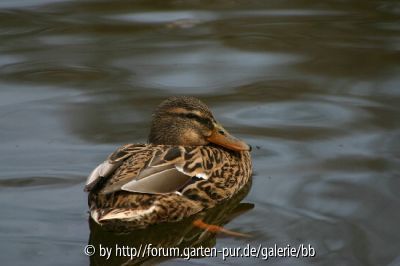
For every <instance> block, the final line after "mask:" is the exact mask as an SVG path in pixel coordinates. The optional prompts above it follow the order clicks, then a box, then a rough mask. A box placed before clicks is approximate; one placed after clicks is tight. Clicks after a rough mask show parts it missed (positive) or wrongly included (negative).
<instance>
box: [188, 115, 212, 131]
mask: <svg viewBox="0 0 400 266" xmlns="http://www.w3.org/2000/svg"><path fill="white" fill-rule="evenodd" d="M185 116H186V117H187V118H189V119H194V120H196V121H197V122H199V123H200V124H202V125H205V126H206V127H208V128H212V122H211V120H210V119H208V118H204V117H201V116H198V115H196V114H193V113H188V114H185Z"/></svg>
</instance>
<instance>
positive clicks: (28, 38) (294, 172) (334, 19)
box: [0, 0, 400, 266]
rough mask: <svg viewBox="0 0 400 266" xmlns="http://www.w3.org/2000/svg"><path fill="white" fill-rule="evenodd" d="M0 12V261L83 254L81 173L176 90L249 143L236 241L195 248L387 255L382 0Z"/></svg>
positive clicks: (47, 4) (337, 256)
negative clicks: (250, 169) (301, 248)
mask: <svg viewBox="0 0 400 266" xmlns="http://www.w3.org/2000/svg"><path fill="white" fill-rule="evenodd" d="M0 21H1V22H0V169H1V172H0V201H1V203H2V204H1V208H0V212H1V215H0V217H1V219H0V261H1V264H2V265H88V264H89V263H90V260H89V258H88V257H86V256H85V255H84V253H83V248H84V247H85V245H86V244H87V243H88V239H89V235H90V230H89V225H88V221H87V218H88V215H87V204H86V194H85V193H84V192H83V185H84V182H85V179H86V176H87V175H88V173H89V172H90V171H91V170H92V169H93V168H94V167H95V166H96V165H97V164H98V163H99V162H101V161H102V160H104V159H105V157H106V156H107V155H108V154H109V153H110V152H112V151H113V150H114V149H115V148H116V147H117V146H119V145H121V144H123V143H130V142H144V141H145V140H146V138H147V132H148V128H149V122H150V116H151V112H152V110H153V109H154V107H155V106H156V105H157V104H158V103H159V102H160V101H162V100H163V99H165V98H166V97H168V96H171V95H183V94H184V95H195V96H197V97H199V98H201V99H202V100H204V101H205V102H206V103H207V104H208V105H209V106H210V107H211V109H212V110H213V112H214V114H215V116H216V117H217V118H218V119H219V120H220V121H221V122H222V124H223V125H224V126H225V127H226V128H227V129H229V130H230V131H231V132H232V133H234V134H235V135H237V136H239V137H241V138H243V139H245V140H246V141H247V142H248V143H250V144H251V145H253V147H255V146H258V147H259V148H258V149H254V151H253V153H252V154H253V159H254V171H255V175H254V178H253V185H252V187H251V190H250V192H249V194H248V195H247V197H246V198H245V199H244V202H246V203H252V204H254V208H253V209H251V210H249V211H248V212H246V213H244V214H242V215H241V216H238V217H236V218H235V219H233V220H231V221H230V222H229V223H228V224H227V225H226V227H227V228H229V229H234V230H236V231H240V232H247V233H250V234H252V235H253V237H252V238H250V239H242V238H231V237H225V236H218V237H217V238H216V239H214V240H213V241H214V242H213V244H212V245H214V244H215V247H217V248H222V247H244V246H245V245H247V244H250V245H252V246H256V247H257V246H258V245H260V244H261V245H263V246H265V247H267V246H272V245H274V244H278V245H281V246H286V245H287V244H290V245H298V244H300V243H304V244H311V245H312V246H313V247H314V248H315V249H316V253H317V255H316V256H315V257H314V258H303V259H296V258H277V259H269V260H268V261H267V262H268V263H269V264H270V265H308V264H313V265H390V266H393V265H399V264H400V229H399V224H400V212H399V209H400V196H399V187H400V175H399V173H400V164H399V161H400V142H399V138H400V115H399V110H400V4H399V3H397V2H396V1H261V0H259V1H229V0H225V1H166V0H165V1H39V0H26V1H22V0H19V1H11V0H9V1H2V2H0ZM212 245H211V246H212ZM187 263H188V262H187V261H186V260H182V259H173V260H166V261H164V262H162V264H164V265H177V264H178V265H179V264H181V265H184V264H187ZM189 263H192V264H195V265H203V264H212V265H222V264H243V263H247V264H263V263H265V261H262V260H261V259H254V258H253V259H249V258H237V259H228V260H227V261H223V260H222V259H221V258H203V259H194V260H190V261H189Z"/></svg>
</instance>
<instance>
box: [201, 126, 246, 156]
mask: <svg viewBox="0 0 400 266" xmlns="http://www.w3.org/2000/svg"><path fill="white" fill-rule="evenodd" d="M208 141H209V142H212V143H214V144H217V145H220V146H222V147H225V148H227V149H230V150H234V151H249V150H250V146H249V145H247V144H246V143H245V142H244V141H242V140H240V139H237V138H235V137H234V136H232V135H231V134H229V133H228V131H226V130H225V129H223V128H222V127H221V128H216V129H215V130H214V131H213V133H212V134H211V136H210V137H208Z"/></svg>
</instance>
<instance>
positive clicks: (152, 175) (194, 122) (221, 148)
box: [85, 97, 252, 227]
mask: <svg viewBox="0 0 400 266" xmlns="http://www.w3.org/2000/svg"><path fill="white" fill-rule="evenodd" d="M249 149H250V148H249V146H248V145H246V144H245V143H244V142H242V141H240V140H238V139H236V138H234V137H233V136H231V135H230V134H229V133H228V132H227V131H226V130H225V129H224V128H223V127H222V126H221V125H219V124H218V123H217V122H216V120H215V119H214V117H213V115H212V113H211V112H210V111H209V109H208V107H207V106H206V105H205V104H204V103H202V102H201V101H199V100H198V99H196V98H192V97H172V98H169V99H167V100H166V101H164V102H163V103H161V104H160V106H159V107H158V108H157V110H156V112H155V114H154V115H153V122H152V126H151V131H150V134H149V144H127V145H124V146H122V147H120V148H119V149H117V150H116V151H115V152H114V153H112V154H111V155H110V156H109V157H108V159H107V160H106V161H105V162H103V163H102V164H100V165H99V166H98V167H97V168H96V169H95V170H93V172H92V173H91V175H90V176H89V178H88V180H87V183H86V187H85V189H86V190H87V191H89V208H90V213H91V217H92V218H93V219H94V220H95V221H96V222H97V223H99V224H101V225H107V224H112V223H120V222H129V223H130V226H131V227H132V225H133V226H136V227H144V226H146V225H149V224H154V223H159V222H165V221H179V220H181V219H182V218H184V217H187V216H190V215H193V214H195V213H197V212H199V211H201V210H203V209H205V208H210V207H213V206H215V204H216V203H218V202H220V201H222V200H224V199H228V198H230V197H232V196H233V195H234V194H235V193H236V192H238V191H239V190H240V189H241V188H242V187H243V186H244V185H245V184H246V183H247V182H248V180H249V178H250V176H251V172H252V169H251V158H250V153H249V151H248V150H249Z"/></svg>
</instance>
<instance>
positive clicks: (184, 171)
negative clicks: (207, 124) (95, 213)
mask: <svg viewBox="0 0 400 266" xmlns="http://www.w3.org/2000/svg"><path fill="white" fill-rule="evenodd" d="M204 149H205V147H183V146H151V148H148V149H147V150H142V151H141V152H137V153H136V154H130V155H125V154H124V152H122V153H121V154H122V156H120V157H121V158H123V157H125V159H123V160H122V162H121V160H116V162H115V163H114V164H113V166H112V167H111V166H109V165H108V164H107V163H106V164H105V165H104V166H103V167H100V166H98V168H99V170H98V172H99V173H101V171H107V170H109V172H112V173H113V174H112V177H111V178H110V179H109V180H108V181H107V183H106V185H105V187H104V188H103V189H102V193H105V194H107V193H112V192H116V191H120V190H122V191H128V192H136V193H148V194H165V193H171V192H177V191H179V190H180V189H181V188H183V187H184V186H185V185H187V184H188V183H190V182H192V181H193V179H192V178H193V177H198V178H204V179H206V178H207V177H209V176H210V174H211V171H212V170H213V169H214V168H215V167H217V166H218V165H217V164H216V163H215V160H214V159H215V158H214V159H213V158H211V159H210V158H209V157H210V154H211V153H209V152H206V151H205V150H204ZM149 151H151V153H150V154H149V153H148V152H149ZM117 152H118V151H117ZM146 152H147V156H143V154H144V153H146ZM207 155H208V156H207ZM126 156H128V157H126ZM111 157H112V156H110V158H111ZM211 157H212V156H211ZM118 158H119V157H118ZM103 164H104V163H103ZM117 165H118V166H117ZM96 169H97V168H96ZM103 169H104V170H103Z"/></svg>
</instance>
